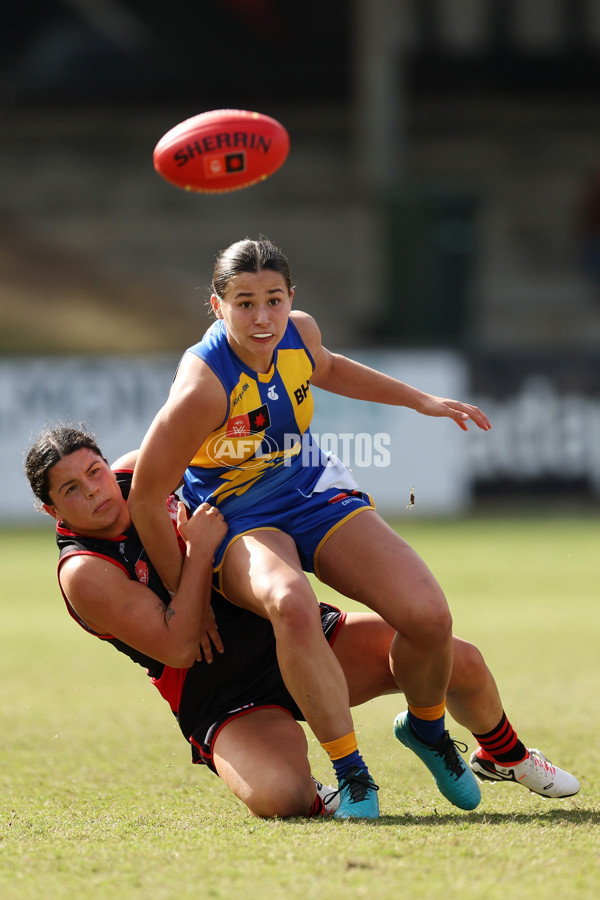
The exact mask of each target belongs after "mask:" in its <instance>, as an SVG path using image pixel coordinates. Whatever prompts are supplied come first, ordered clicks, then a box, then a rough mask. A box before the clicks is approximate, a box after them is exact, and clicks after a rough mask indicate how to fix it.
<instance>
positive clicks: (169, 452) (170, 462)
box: [128, 353, 227, 591]
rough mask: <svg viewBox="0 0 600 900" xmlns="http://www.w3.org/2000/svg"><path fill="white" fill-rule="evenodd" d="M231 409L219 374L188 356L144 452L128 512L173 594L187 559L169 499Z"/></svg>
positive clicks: (142, 452) (153, 426) (156, 418)
mask: <svg viewBox="0 0 600 900" xmlns="http://www.w3.org/2000/svg"><path fill="white" fill-rule="evenodd" d="M226 411H227V398H226V395H225V390H224V388H223V386H222V385H221V382H220V381H219V379H218V378H217V376H216V375H215V374H214V373H213V372H212V371H211V369H210V368H209V367H208V366H207V365H206V363H204V362H203V361H202V360H200V359H199V358H198V357H197V356H195V355H194V354H192V353H186V354H185V355H184V357H183V359H182V361H181V364H180V366H179V370H178V372H177V376H176V378H175V381H174V382H173V385H172V387H171V392H170V394H169V397H168V399H167V402H166V403H165V404H164V406H163V407H162V409H160V410H159V412H158V413H157V415H156V417H155V419H154V421H153V422H152V424H151V426H150V428H149V429H148V432H147V434H146V436H145V438H144V440H143V442H142V446H141V448H140V451H139V456H138V459H137V463H136V467H135V472H134V475H133V481H132V485H131V492H130V494H129V500H128V504H129V509H130V512H131V517H132V519H133V523H134V525H135V527H136V529H137V531H138V534H139V536H140V538H141V541H142V544H143V545H144V547H145V548H146V552H147V553H148V556H149V557H150V559H151V560H152V564H153V566H154V567H155V569H156V570H157V572H158V574H159V576H160V578H161V581H162V582H163V584H164V585H165V587H166V588H167V589H168V590H170V591H175V590H177V586H178V584H179V578H180V575H181V562H182V561H181V553H180V552H179V548H178V545H177V539H176V537H175V534H174V531H173V526H172V523H171V520H170V518H169V514H168V512H167V510H166V507H165V501H166V498H167V497H168V495H169V494H170V493H171V492H172V491H173V490H174V489H175V488H177V486H178V485H180V484H181V481H182V479H183V475H184V472H185V470H186V468H187V466H188V464H189V463H190V461H191V460H192V459H193V457H194V456H195V454H196V452H197V450H198V448H199V447H200V446H201V444H202V442H203V441H204V440H205V439H206V437H207V436H208V435H209V434H210V433H211V432H212V431H214V430H215V428H217V427H218V426H219V425H220V424H221V423H222V422H223V420H224V418H225V415H226Z"/></svg>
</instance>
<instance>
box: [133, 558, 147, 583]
mask: <svg viewBox="0 0 600 900" xmlns="http://www.w3.org/2000/svg"><path fill="white" fill-rule="evenodd" d="M135 577H136V578H137V580H138V581H139V582H140V583H141V584H148V582H149V580H150V570H149V568H148V563H146V562H144V561H143V560H142V559H138V561H137V562H136V564H135Z"/></svg>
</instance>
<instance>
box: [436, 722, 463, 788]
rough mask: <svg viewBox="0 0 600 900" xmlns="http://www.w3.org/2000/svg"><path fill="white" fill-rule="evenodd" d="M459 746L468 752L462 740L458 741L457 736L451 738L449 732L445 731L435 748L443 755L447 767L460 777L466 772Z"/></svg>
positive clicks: (438, 753) (461, 749)
mask: <svg viewBox="0 0 600 900" xmlns="http://www.w3.org/2000/svg"><path fill="white" fill-rule="evenodd" d="M457 748H458V750H460V751H461V752H462V753H466V751H467V745H466V744H463V743H462V741H457V740H456V739H455V738H451V737H450V734H449V732H447V731H445V732H444V734H443V735H442V738H441V740H440V741H439V742H438V743H437V744H436V745H435V748H434V749H435V752H436V753H437V755H438V756H441V758H442V759H443V760H444V765H445V766H446V768H447V769H448V770H449V771H450V772H452V774H453V775H456V777H457V778H460V776H461V775H463V774H464V772H465V766H464V763H463V761H462V759H461V757H460V756H459V755H458V752H457Z"/></svg>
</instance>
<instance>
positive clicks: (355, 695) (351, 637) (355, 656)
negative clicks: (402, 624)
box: [332, 613, 398, 706]
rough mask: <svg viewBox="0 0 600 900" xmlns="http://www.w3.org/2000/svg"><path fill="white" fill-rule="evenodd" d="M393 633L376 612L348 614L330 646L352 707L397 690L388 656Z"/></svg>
mask: <svg viewBox="0 0 600 900" xmlns="http://www.w3.org/2000/svg"><path fill="white" fill-rule="evenodd" d="M395 634H396V632H395V631H394V629H393V628H391V627H390V625H388V624H387V622H385V621H384V620H383V619H382V618H381V617H380V616H378V615H377V614H376V613H348V614H347V616H346V620H345V621H344V623H343V624H342V625H341V626H340V628H339V630H338V632H337V634H336V637H335V641H334V643H333V645H332V647H333V652H334V653H335V655H336V656H337V658H338V661H339V663H340V665H341V667H342V669H343V672H344V675H345V676H346V681H347V682H348V691H349V694H350V705H351V706H357V705H358V704H360V703H366V702H367V700H372V699H373V698H374V697H380V696H381V695H382V694H390V693H395V692H396V691H397V690H398V688H397V686H396V682H395V681H394V678H393V676H392V672H391V669H390V658H389V654H390V647H391V644H392V640H393V638H394V635H395Z"/></svg>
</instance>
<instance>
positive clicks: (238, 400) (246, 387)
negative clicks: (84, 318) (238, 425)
mask: <svg viewBox="0 0 600 900" xmlns="http://www.w3.org/2000/svg"><path fill="white" fill-rule="evenodd" d="M249 387H250V385H249V384H248V382H247V381H245V382H244V384H243V385H242V389H241V391H240V392H239V394H237V396H235V397H234V398H233V401H232V403H231V405H232V406H237V404H238V403H239V402H240V400H241V399H242V397H243V396H244V394H245V393H246V391H247V390H248V388H249Z"/></svg>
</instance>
